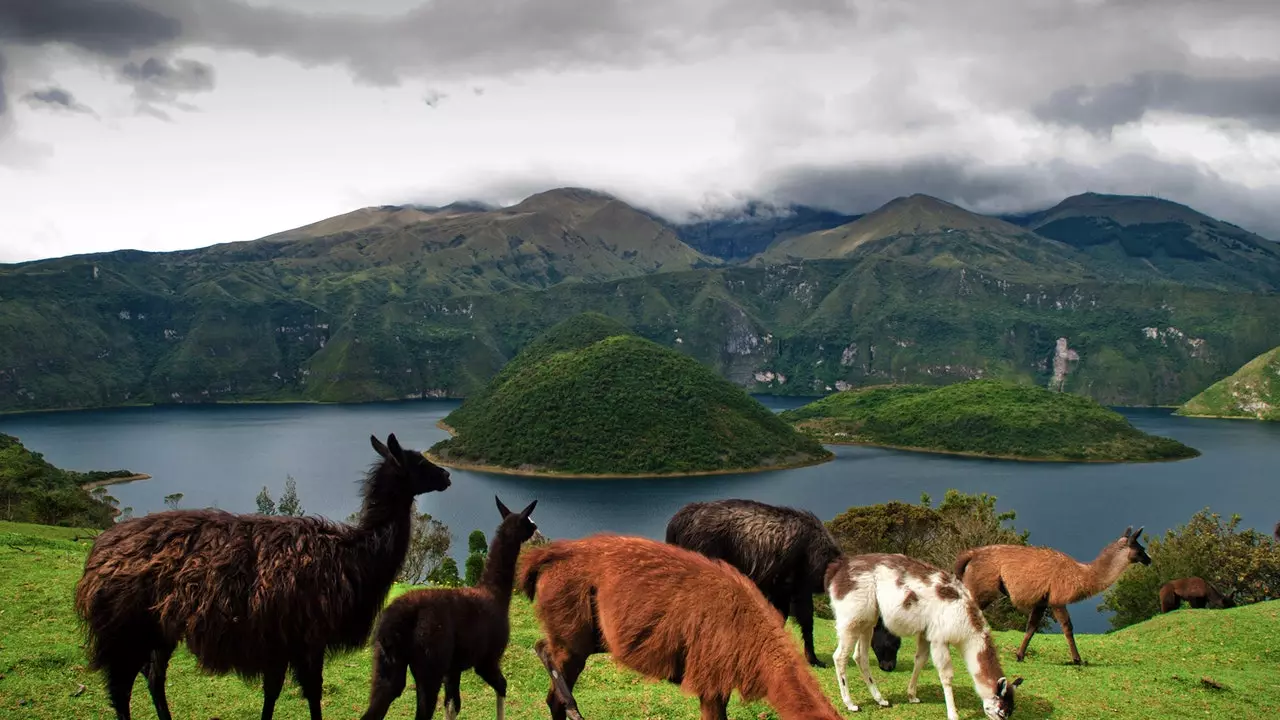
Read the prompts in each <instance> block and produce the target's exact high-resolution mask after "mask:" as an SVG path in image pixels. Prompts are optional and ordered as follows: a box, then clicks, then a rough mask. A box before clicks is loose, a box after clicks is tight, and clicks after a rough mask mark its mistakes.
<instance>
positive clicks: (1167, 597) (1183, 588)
mask: <svg viewBox="0 0 1280 720" xmlns="http://www.w3.org/2000/svg"><path fill="white" fill-rule="evenodd" d="M1183 600H1186V601H1187V604H1188V605H1190V606H1191V607H1193V608H1196V609H1197V610H1200V609H1204V608H1206V607H1209V608H1214V609H1215V610H1220V609H1222V608H1230V607H1235V606H1236V603H1235V600H1233V599H1232V598H1231V597H1228V596H1226V595H1223V594H1222V593H1220V592H1218V588H1216V587H1214V586H1213V585H1210V584H1209V582H1208V581H1206V580H1205V579H1204V578H1198V577H1185V578H1178V579H1177V580H1170V581H1169V582H1167V583H1165V584H1164V585H1161V586H1160V612H1162V613H1167V612H1173V611H1174V610H1177V609H1178V607H1179V606H1181V605H1182V601H1183Z"/></svg>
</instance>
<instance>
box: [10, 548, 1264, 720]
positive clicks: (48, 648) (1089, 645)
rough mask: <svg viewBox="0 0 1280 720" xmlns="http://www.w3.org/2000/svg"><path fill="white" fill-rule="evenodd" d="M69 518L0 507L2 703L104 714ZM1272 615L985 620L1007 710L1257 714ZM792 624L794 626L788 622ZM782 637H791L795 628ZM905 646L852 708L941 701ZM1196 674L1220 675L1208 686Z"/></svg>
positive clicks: (145, 705)
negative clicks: (1004, 681) (916, 688)
mask: <svg viewBox="0 0 1280 720" xmlns="http://www.w3.org/2000/svg"><path fill="white" fill-rule="evenodd" d="M74 534H75V531H74V530H70V529H65V528H40V527H38V526H29V525H28V526H21V525H17V524H13V523H0V540H3V542H0V717H5V718H28V719H31V720H64V718H72V717H74V718H84V719H85V720H99V719H101V720H107V719H109V718H114V715H113V714H112V713H111V710H110V705H109V703H108V701H107V697H106V692H105V690H104V689H103V687H102V681H101V678H100V676H98V675H97V674H94V673H90V672H88V671H86V670H85V667H84V664H85V658H84V655H83V651H82V649H81V642H82V636H81V635H80V633H79V629H78V625H77V623H76V619H75V616H74V611H73V609H72V593H73V588H74V586H75V583H76V580H77V579H78V578H79V575H80V571H81V569H82V567H83V563H84V556H85V552H86V551H87V548H88V543H87V542H83V541H82V542H79V543H75V542H72V541H71V540H70V539H69V537H70V536H72V535H74ZM9 544H13V545H16V546H18V547H20V548H23V550H25V552H24V551H20V550H17V549H14V548H12V547H9ZM404 589H405V588H397V589H396V591H395V592H397V593H398V592H402V591H403V590H404ZM511 621H512V633H511V644H510V646H509V647H508V648H507V653H506V657H505V659H504V662H503V672H504V673H505V674H506V676H507V680H508V683H509V686H508V690H507V699H508V703H507V716H508V717H510V718H512V720H534V719H537V720H542V719H543V718H546V717H547V710H546V706H545V705H544V704H543V698H544V697H545V694H546V690H547V679H546V676H545V673H544V671H543V670H542V667H541V665H540V664H539V663H538V661H537V660H536V659H535V658H534V656H533V652H532V650H531V648H532V646H533V643H534V641H535V640H536V639H537V638H538V637H539V634H540V633H539V631H538V628H537V623H536V621H535V620H534V618H533V615H532V612H531V609H530V606H529V604H528V603H527V602H526V601H524V600H523V599H520V598H517V599H516V600H515V601H514V602H513V604H512V611H511ZM1277 627H1280V601H1273V602H1269V603H1262V604H1258V605H1252V606H1249V607H1244V608H1236V609H1232V610H1221V611H1219V610H1179V611H1177V612H1175V613H1172V614H1170V615H1164V616H1161V617H1158V618H1155V619H1153V620H1151V621H1148V622H1146V623H1142V624H1139V625H1134V626H1132V627H1129V628H1126V629H1125V630H1122V631H1119V632H1116V633H1113V634H1110V635H1103V636H1098V635H1077V636H1076V639H1077V642H1078V643H1079V646H1080V653H1081V654H1082V655H1083V657H1084V658H1085V661H1086V664H1085V665H1084V666H1082V667H1074V666H1068V665H1066V664H1065V661H1066V659H1067V650H1066V646H1065V643H1064V642H1063V640H1062V637H1061V636H1060V635H1057V634H1052V635H1040V636H1037V637H1036V638H1035V640H1034V641H1033V643H1032V645H1031V649H1030V652H1029V653H1028V656H1027V660H1026V662H1024V663H1021V664H1018V663H1015V662H1014V661H1013V657H1012V651H1013V649H1014V648H1015V647H1016V645H1017V643H1018V641H1019V640H1020V638H1021V634H1020V633H1016V632H1006V633H997V634H996V642H997V644H998V645H999V647H1000V651H1001V652H1000V655H1001V661H1002V663H1003V665H1004V669H1005V672H1006V674H1007V675H1009V676H1010V677H1012V676H1014V675H1021V676H1023V677H1024V678H1025V679H1026V682H1025V683H1024V684H1023V685H1022V686H1021V687H1020V688H1019V689H1018V693H1017V711H1016V713H1015V715H1014V717H1015V718H1026V719H1032V718H1064V719H1065V718H1070V719H1071V720H1091V719H1093V718H1107V719H1108V720H1110V719H1113V718H1133V719H1135V720H1137V719H1141V720H1166V719H1168V720H1173V719H1175V718H1176V719H1178V720H1183V719H1185V718H1191V717H1212V718H1219V717H1222V718H1267V717H1275V716H1276V713H1278V712H1280V684H1278V683H1276V668H1277V664H1278V663H1280V647H1277V646H1276V628H1277ZM791 628H792V629H793V631H794V629H795V628H794V624H793V625H791ZM815 637H816V642H817V646H818V652H819V654H820V655H822V656H825V657H828V658H829V656H830V654H831V652H832V650H834V647H835V638H834V635H833V632H832V627H831V623H830V622H829V621H824V620H818V621H817V626H816V628H815ZM796 641H797V648H798V647H799V638H798V633H797V634H796ZM913 653H914V646H913V643H912V642H911V641H910V640H909V639H908V640H904V642H903V646H902V651H901V653H900V654H899V671H898V672H893V673H882V672H880V671H879V670H878V669H875V670H873V672H874V673H875V676H876V681H877V683H878V684H879V685H880V687H881V689H882V691H883V692H884V693H885V695H886V697H887V698H888V699H889V700H890V702H892V703H894V706H893V707H892V708H890V709H887V710H881V709H880V708H877V707H875V706H874V704H871V702H870V697H869V696H868V695H867V693H866V688H865V686H864V685H863V684H862V682H861V681H860V680H859V679H858V677H857V671H856V669H854V668H852V667H851V668H850V672H851V673H852V674H851V677H850V679H851V681H852V687H853V697H854V701H855V702H857V703H859V704H860V705H862V706H863V707H864V710H863V712H862V714H864V715H867V716H868V717H885V718H905V719H907V720H913V719H915V718H930V719H932V720H936V719H937V718H940V717H943V716H944V709H943V704H942V693H941V688H940V686H939V684H938V677H937V673H936V671H935V670H934V669H933V667H932V666H931V665H930V666H927V667H926V668H925V669H924V671H923V673H922V674H921V687H920V697H921V699H922V701H923V702H922V703H921V704H920V705H907V704H906V703H905V700H906V682H907V678H908V674H909V669H908V670H905V671H904V670H903V668H906V667H908V666H909V665H910V662H911V657H912V655H913ZM954 659H955V663H956V678H955V681H954V683H953V684H954V687H955V692H956V701H957V703H958V706H959V710H960V717H962V718H965V719H966V720H968V719H970V718H981V717H982V711H981V706H980V705H979V704H978V701H977V698H976V697H975V696H974V693H973V687H972V682H971V681H970V679H969V677H968V675H967V673H966V671H965V669H964V664H963V661H962V660H961V658H960V656H959V654H958V653H955V654H954ZM873 667H874V665H873ZM369 672H370V665H369V653H368V651H367V650H363V651H360V652H357V653H351V654H348V655H345V656H339V657H335V658H332V659H330V660H329V662H328V663H327V664H326V666H325V683H324V692H325V696H324V710H325V714H326V715H325V716H326V717H331V718H348V717H357V716H358V715H359V714H360V713H361V712H363V711H364V708H365V701H366V699H367V694H368V690H369ZM816 672H817V676H818V678H819V679H820V681H821V683H822V686H823V688H824V689H825V691H826V693H827V696H828V697H829V698H831V700H832V701H833V703H835V704H836V705H837V707H840V704H839V703H840V700H839V692H838V690H837V687H836V684H835V673H834V672H833V671H832V670H831V669H830V668H824V669H818V670H817V671H816ZM1202 678H1209V679H1211V680H1212V681H1213V682H1215V683H1217V684H1220V685H1221V686H1222V689H1213V688H1211V687H1209V686H1207V685H1206V684H1204V683H1203V682H1202ZM82 685H83V686H84V690H83V691H81V690H80V687H81V686H82ZM412 687H413V686H412V683H411V684H410V686H409V688H408V689H406V692H405V694H404V695H402V696H401V698H400V699H399V700H398V701H396V703H395V704H394V705H393V706H392V708H391V713H390V715H389V717H391V718H411V717H413V712H414V698H413V691H412ZM168 695H169V704H170V707H171V708H172V710H173V712H174V717H176V718H184V719H185V718H201V719H203V718H209V717H219V718H222V719H223V720H250V719H251V718H252V719H255V720H256V718H257V717H258V714H259V712H260V708H261V701H262V696H261V691H260V688H259V687H258V686H256V685H253V684H250V683H246V682H244V681H242V680H240V679H238V678H236V677H235V676H223V677H212V676H208V675H205V674H203V673H201V672H199V671H198V670H197V669H196V667H195V664H194V662H193V660H192V658H191V656H190V655H189V654H188V653H187V652H186V651H185V650H182V649H180V650H179V651H178V652H177V653H176V654H175V656H174V660H173V663H172V665H171V666H170V672H169V683H168ZM575 695H576V696H577V699H578V701H579V706H580V707H581V709H582V712H583V714H584V716H586V717H587V718H595V719H597V720H599V719H600V718H629V719H631V718H635V719H639V720H647V719H649V718H654V719H656V718H689V719H690V720H692V719H693V718H697V717H698V704H697V701H696V700H695V699H693V698H691V697H687V696H684V695H682V694H681V693H680V692H679V690H678V689H677V688H675V687H674V686H671V685H668V684H666V683H655V682H651V681H648V680H646V679H644V678H641V677H640V676H638V675H636V674H635V673H632V672H630V671H626V670H620V669H617V668H616V667H615V666H614V665H613V664H612V662H611V661H610V660H609V659H608V658H607V657H606V656H603V655H598V656H595V657H593V658H592V659H591V661H590V662H589V664H588V665H587V669H586V671H585V672H584V674H583V676H582V679H581V680H580V682H579V684H578V689H577V691H576V693H575ZM462 705H463V708H464V710H463V712H464V717H491V716H492V713H493V693H492V691H491V690H489V689H488V687H487V686H484V685H483V684H482V683H481V682H480V681H479V679H478V678H476V677H475V675H474V673H470V672H468V673H467V674H465V675H464V676H463V681H462ZM868 705H870V707H868ZM132 709H133V713H134V717H136V718H143V719H144V720H145V719H146V718H154V717H155V715H154V710H152V708H151V702H150V699H149V696H148V694H147V691H146V686H145V684H144V683H143V682H142V681H141V679H139V681H138V682H137V684H136V685H135V688H134V695H133V708H132ZM440 712H442V711H441V710H440V709H439V708H438V707H437V713H440ZM846 714H847V713H846ZM276 717H277V718H281V720H301V719H302V718H305V717H307V714H306V704H305V702H304V701H303V700H302V699H301V696H300V694H299V692H298V690H297V688H296V686H294V685H293V683H292V681H291V680H290V681H289V684H287V685H286V687H285V692H284V694H283V695H282V696H281V698H280V702H279V704H278V705H277V706H276ZM729 717H731V718H734V720H759V719H764V720H769V719H770V718H776V714H775V713H774V712H773V710H772V709H771V708H770V707H769V706H768V705H766V704H764V703H753V704H750V705H743V704H742V703H741V702H740V701H739V700H738V699H737V698H736V697H735V699H734V700H733V701H732V702H731V703H730V705H729Z"/></svg>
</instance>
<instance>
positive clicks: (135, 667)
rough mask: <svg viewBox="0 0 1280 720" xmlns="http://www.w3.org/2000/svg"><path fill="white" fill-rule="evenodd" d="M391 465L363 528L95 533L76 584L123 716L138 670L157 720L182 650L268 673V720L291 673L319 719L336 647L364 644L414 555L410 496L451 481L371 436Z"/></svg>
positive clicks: (259, 525)
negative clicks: (327, 661)
mask: <svg viewBox="0 0 1280 720" xmlns="http://www.w3.org/2000/svg"><path fill="white" fill-rule="evenodd" d="M369 440H370V442H371V443H372V444H373V449H374V450H376V451H377V452H378V454H379V455H380V456H382V460H381V462H379V463H378V464H377V465H375V466H374V467H373V468H372V469H370V471H369V473H368V474H367V475H366V477H365V480H364V484H363V488H362V495H363V497H364V502H363V506H362V507H361V510H360V521H359V523H358V524H357V525H354V526H352V525H346V524H341V523H334V522H329V521H327V520H324V519H322V518H316V517H302V518H295V517H274V516H263V515H234V514H232V513H228V512H223V511H221V510H171V511H168V512H161V513H154V514H151V515H146V516H143V517H139V518H135V519H133V520H128V521H126V522H122V523H120V524H119V525H116V526H114V527H112V528H110V529H109V530H107V531H105V532H103V533H102V534H100V535H98V536H97V538H95V540H94V544H93V548H92V549H91V550H90V551H89V557H88V559H87V560H86V561H85V569H84V575H83V577H81V578H80V582H79V583H78V584H77V585H76V598H75V602H76V611H77V612H78V613H79V615H80V618H81V619H82V620H83V622H84V623H85V625H86V630H87V633H88V640H89V642H88V655H89V666H90V668H92V669H95V670H98V669H101V670H105V672H106V681H107V690H108V693H109V694H110V696H111V704H112V706H113V707H114V708H115V713H116V717H117V719H118V720H128V718H129V698H130V695H131V694H132V691H133V681H134V678H135V677H137V675H138V673H139V672H142V673H143V675H144V676H145V677H146V679H147V688H148V689H149V690H150V692H151V701H152V703H153V704H154V705H155V709H156V714H157V715H158V716H159V717H160V720H170V718H171V716H170V714H169V705H168V702H167V700H166V699H165V689H164V685H165V674H166V670H167V668H168V664H169V658H170V656H171V655H172V654H173V650H174V648H175V647H177V645H178V644H179V643H181V642H183V641H184V640H185V642H186V645H187V648H188V649H189V650H190V651H191V654H192V655H194V656H195V657H196V661H197V663H198V664H199V666H200V668H201V669H203V670H205V671H207V672H210V673H213V674H217V675H222V674H226V673H228V672H232V671H234V672H236V673H237V674H238V675H240V676H242V677H249V678H251V677H258V676H261V677H262V694H263V703H262V718H263V720H270V718H271V716H272V713H273V712H274V710H275V704H276V699H277V698H278V697H279V696H280V689H281V687H282V686H283V685H284V676H285V672H286V671H287V670H288V669H289V667H292V668H293V674H294V678H295V680H296V681H297V683H298V685H299V686H301V688H302V694H303V696H304V697H306V699H307V703H308V706H309V710H310V713H311V720H320V694H321V692H322V687H321V686H322V673H323V669H324V658H325V653H326V652H327V651H343V650H353V649H356V648H359V647H361V646H363V645H364V643H365V641H366V640H367V639H368V637H369V630H370V628H371V627H372V626H373V621H374V619H375V618H376V617H377V614H378V611H379V610H380V609H381V608H382V603H383V602H384V601H385V600H386V596H387V591H388V590H389V589H390V588H391V583H392V582H393V581H394V580H395V577H396V573H397V572H399V570H400V565H401V564H402V563H403V562H404V557H405V553H406V551H407V550H408V546H409V536H410V519H409V514H410V507H411V505H412V504H413V498H414V497H415V496H416V495H420V494H422V493H425V492H432V491H441V490H444V489H446V488H448V487H449V482H450V481H449V473H448V472H447V471H446V470H443V469H441V468H439V467H436V466H435V465H433V464H431V463H430V462H429V461H428V460H427V459H426V457H424V456H423V455H422V453H420V452H418V451H416V450H404V449H401V447H400V443H399V442H398V441H397V440H396V436H395V435H390V436H388V438H387V444H386V445H383V444H382V443H381V442H379V441H378V439H377V438H376V437H370V438H369Z"/></svg>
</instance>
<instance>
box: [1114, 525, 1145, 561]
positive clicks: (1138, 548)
mask: <svg viewBox="0 0 1280 720" xmlns="http://www.w3.org/2000/svg"><path fill="white" fill-rule="evenodd" d="M1141 534H1142V528H1138V532H1133V526H1132V525H1130V526H1129V527H1127V528H1125V530H1124V535H1123V536H1122V537H1121V538H1120V540H1119V541H1118V542H1123V543H1124V545H1125V547H1126V548H1128V551H1129V562H1130V563H1142V564H1143V565H1150V564H1151V557H1150V556H1149V555H1147V549H1146V548H1144V547H1142V543H1140V542H1138V536H1139V535H1141Z"/></svg>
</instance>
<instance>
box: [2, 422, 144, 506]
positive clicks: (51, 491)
mask: <svg viewBox="0 0 1280 720" xmlns="http://www.w3.org/2000/svg"><path fill="white" fill-rule="evenodd" d="M133 477H137V476H136V475H135V474H134V473H132V472H130V471H128V470H114V471H94V472H77V471H74V470H63V469H62V468H58V467H54V466H53V465H52V464H51V463H50V462H49V461H47V460H45V459H44V456H43V455H42V454H40V453H38V452H32V451H31V450H28V449H27V448H26V447H24V446H23V445H22V442H21V441H19V440H18V438H16V437H13V436H12V435H5V434H4V433H0V520H8V521H15V522H38V523H45V524H48V525H64V526H70V527H95V528H105V527H109V526H110V525H111V522H112V517H113V516H114V515H115V513H116V510H115V508H114V507H112V506H111V505H109V504H108V503H107V502H105V500H111V498H108V497H106V495H105V494H103V495H102V498H103V500H104V501H99V499H98V498H96V497H94V496H93V495H91V494H90V493H89V491H88V490H86V489H85V486H86V485H90V484H92V485H99V484H100V485H109V484H111V481H112V480H115V479H118V478H133ZM143 477H145V476H143ZM92 485H90V486H92ZM99 492H101V491H99Z"/></svg>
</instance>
